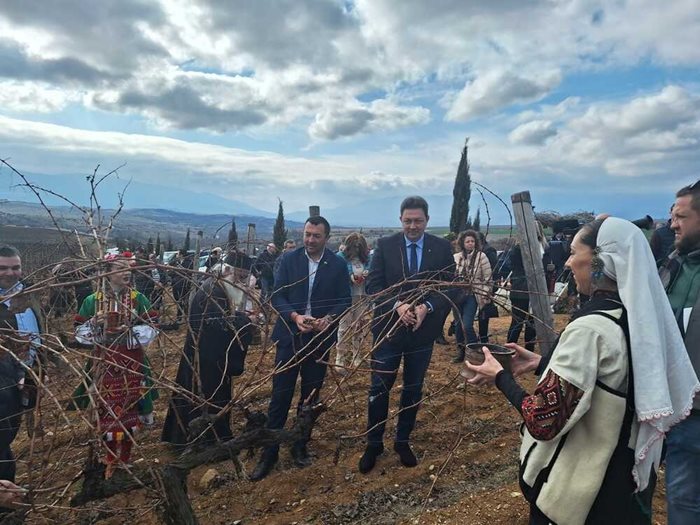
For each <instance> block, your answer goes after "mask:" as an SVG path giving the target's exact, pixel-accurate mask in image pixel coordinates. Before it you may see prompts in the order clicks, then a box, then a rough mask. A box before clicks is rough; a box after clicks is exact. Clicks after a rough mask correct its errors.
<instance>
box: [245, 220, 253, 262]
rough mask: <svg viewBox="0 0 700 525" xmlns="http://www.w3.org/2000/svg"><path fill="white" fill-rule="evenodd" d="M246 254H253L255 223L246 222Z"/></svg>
mask: <svg viewBox="0 0 700 525" xmlns="http://www.w3.org/2000/svg"><path fill="white" fill-rule="evenodd" d="M245 253H246V255H255V223H254V222H249V223H248V237H247V239H246V242H245Z"/></svg>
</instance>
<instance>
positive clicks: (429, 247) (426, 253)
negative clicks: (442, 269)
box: [418, 233, 433, 272]
mask: <svg viewBox="0 0 700 525" xmlns="http://www.w3.org/2000/svg"><path fill="white" fill-rule="evenodd" d="M430 240H431V239H430V237H428V234H427V233H425V234H423V257H422V258H421V260H420V268H419V269H418V271H419V272H424V271H425V269H426V268H430V264H429V263H430V259H431V258H432V256H433V243H432V242H430Z"/></svg>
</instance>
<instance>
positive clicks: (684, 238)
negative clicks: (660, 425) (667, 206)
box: [660, 180, 700, 525]
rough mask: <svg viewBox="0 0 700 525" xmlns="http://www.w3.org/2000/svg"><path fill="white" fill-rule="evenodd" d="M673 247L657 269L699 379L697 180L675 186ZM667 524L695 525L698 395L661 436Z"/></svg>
mask: <svg viewBox="0 0 700 525" xmlns="http://www.w3.org/2000/svg"><path fill="white" fill-rule="evenodd" d="M671 228H672V229H673V231H674V232H675V234H676V241H675V247H676V251H675V252H673V253H672V254H671V255H670V256H669V259H668V260H667V262H666V263H665V264H664V266H663V267H662V268H661V270H660V275H661V280H662V281H663V283H664V286H665V287H666V293H667V294H668V299H669V301H670V303H671V307H672V308H673V313H674V314H675V316H676V320H677V321H678V326H679V327H680V329H681V333H682V334H683V337H684V341H685V347H686V349H687V350H688V354H689V355H690V361H691V362H692V364H693V368H694V369H695V373H696V375H700V180H698V181H697V182H695V183H694V184H691V185H690V186H686V187H684V188H681V189H680V190H679V191H678V193H676V202H675V204H674V206H673V211H672V215H671ZM666 446H667V454H666V497H667V500H668V523H669V525H689V524H697V523H700V474H699V473H700V396H698V395H696V397H695V401H694V403H693V409H692V410H691V413H690V415H689V416H688V417H687V418H686V419H685V420H684V421H682V422H681V423H679V424H678V425H676V426H674V427H673V428H672V429H671V431H670V432H669V433H668V435H667V437H666Z"/></svg>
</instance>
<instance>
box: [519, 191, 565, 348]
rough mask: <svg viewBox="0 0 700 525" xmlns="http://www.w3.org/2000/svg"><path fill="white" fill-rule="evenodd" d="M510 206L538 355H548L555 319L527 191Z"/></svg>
mask: <svg viewBox="0 0 700 525" xmlns="http://www.w3.org/2000/svg"><path fill="white" fill-rule="evenodd" d="M510 199H511V202H512V203H513V215H514V216H515V223H516V224H517V226H518V235H519V236H520V252H521V253H522V256H523V266H525V276H526V277H527V289H528V293H529V295H530V309H531V310H532V316H533V317H534V319H535V330H536V331H537V340H538V341H539V344H540V354H542V355H547V354H548V353H549V351H550V349H551V348H552V345H553V344H554V340H555V338H556V332H555V331H554V318H553V316H552V309H551V308H550V306H549V291H548V289H547V282H546V280H545V276H544V266H543V265H542V248H541V245H540V242H539V241H538V240H537V224H536V221H535V212H534V211H533V209H532V199H531V198H530V192H529V191H522V192H520V193H515V194H513V195H511V197H510Z"/></svg>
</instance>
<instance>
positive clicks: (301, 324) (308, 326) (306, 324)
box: [294, 314, 316, 334]
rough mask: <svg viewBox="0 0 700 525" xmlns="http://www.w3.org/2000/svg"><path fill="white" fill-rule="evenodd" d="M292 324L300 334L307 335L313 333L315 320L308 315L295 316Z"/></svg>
mask: <svg viewBox="0 0 700 525" xmlns="http://www.w3.org/2000/svg"><path fill="white" fill-rule="evenodd" d="M294 322H295V323H296V325H297V328H298V329H299V331H300V332H301V333H302V334H308V333H309V332H311V331H313V329H314V323H315V322H316V318H315V317H311V316H310V315H301V314H297V315H296V317H294Z"/></svg>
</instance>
